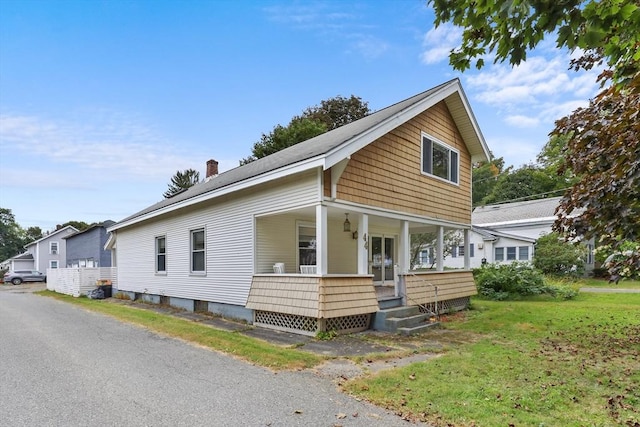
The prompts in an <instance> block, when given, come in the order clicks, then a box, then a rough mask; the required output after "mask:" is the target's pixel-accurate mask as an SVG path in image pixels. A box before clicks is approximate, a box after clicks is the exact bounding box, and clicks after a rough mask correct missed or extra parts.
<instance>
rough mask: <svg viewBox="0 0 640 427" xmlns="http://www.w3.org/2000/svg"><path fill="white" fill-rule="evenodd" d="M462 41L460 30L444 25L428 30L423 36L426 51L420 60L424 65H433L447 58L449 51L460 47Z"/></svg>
mask: <svg viewBox="0 0 640 427" xmlns="http://www.w3.org/2000/svg"><path fill="white" fill-rule="evenodd" d="M461 40H462V28H460V27H456V26H454V25H453V24H450V23H445V24H442V25H440V26H439V27H437V28H432V29H430V30H429V31H428V32H427V34H425V36H424V39H423V43H422V44H423V46H424V47H425V48H426V50H425V51H424V52H423V53H422V55H421V59H422V62H423V63H425V64H435V63H438V62H441V61H444V60H446V59H447V58H448V56H449V52H450V51H451V49H453V48H455V47H456V46H459V45H460V42H461Z"/></svg>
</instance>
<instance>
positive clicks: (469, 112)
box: [458, 86, 491, 162]
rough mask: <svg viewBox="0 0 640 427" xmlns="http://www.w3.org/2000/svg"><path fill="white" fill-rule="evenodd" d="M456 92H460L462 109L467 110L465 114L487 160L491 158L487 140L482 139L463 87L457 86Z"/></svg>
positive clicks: (473, 159)
mask: <svg viewBox="0 0 640 427" xmlns="http://www.w3.org/2000/svg"><path fill="white" fill-rule="evenodd" d="M458 93H459V94H460V99H461V100H462V105H464V109H465V110H466V112H467V116H468V117H469V120H470V121H471V126H472V127H473V131H474V132H475V133H476V135H477V136H478V141H479V142H480V145H481V146H482V151H484V155H485V157H486V158H487V159H488V160H491V151H490V150H489V146H488V145H487V141H485V139H484V135H482V131H481V130H480V126H479V125H478V121H477V120H476V116H475V115H474V114H473V110H471V104H469V100H468V99H467V95H466V94H465V93H464V89H463V88H462V86H459V90H458ZM477 160H482V159H477V156H475V158H472V159H471V161H472V162H474V161H477Z"/></svg>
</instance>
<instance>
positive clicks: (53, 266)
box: [49, 259, 58, 268]
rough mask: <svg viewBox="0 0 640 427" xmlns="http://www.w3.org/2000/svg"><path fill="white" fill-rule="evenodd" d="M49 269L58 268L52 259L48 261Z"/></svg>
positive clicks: (56, 262)
mask: <svg viewBox="0 0 640 427" xmlns="http://www.w3.org/2000/svg"><path fill="white" fill-rule="evenodd" d="M49 268H58V261H56V260H53V259H52V260H51V261H49Z"/></svg>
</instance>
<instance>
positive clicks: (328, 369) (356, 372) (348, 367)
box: [315, 353, 440, 384]
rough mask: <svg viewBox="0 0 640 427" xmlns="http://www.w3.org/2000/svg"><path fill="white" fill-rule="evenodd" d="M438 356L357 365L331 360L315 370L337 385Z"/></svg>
mask: <svg viewBox="0 0 640 427" xmlns="http://www.w3.org/2000/svg"><path fill="white" fill-rule="evenodd" d="M439 356H440V355H438V354H427V353H425V354H412V355H410V356H406V357H398V358H394V359H387V360H375V361H365V362H362V363H356V362H354V361H352V360H349V359H330V360H328V361H327V362H325V363H323V364H322V365H320V366H319V367H317V368H316V369H315V372H316V374H317V375H319V376H321V377H323V378H329V379H331V380H333V381H335V382H337V383H339V384H340V383H342V382H344V381H348V380H350V379H353V378H357V377H360V376H362V375H366V374H375V373H377V372H381V371H384V370H387V369H395V368H400V367H403V366H407V365H410V364H411V363H417V362H424V361H426V360H429V359H433V358H435V357H439Z"/></svg>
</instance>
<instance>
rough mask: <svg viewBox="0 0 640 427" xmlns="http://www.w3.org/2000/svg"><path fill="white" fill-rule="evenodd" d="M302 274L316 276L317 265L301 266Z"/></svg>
mask: <svg viewBox="0 0 640 427" xmlns="http://www.w3.org/2000/svg"><path fill="white" fill-rule="evenodd" d="M300 273H301V274H316V266H315V265H301V266H300Z"/></svg>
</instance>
